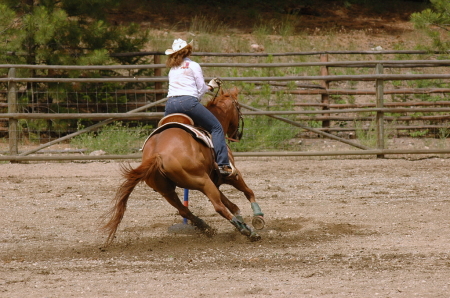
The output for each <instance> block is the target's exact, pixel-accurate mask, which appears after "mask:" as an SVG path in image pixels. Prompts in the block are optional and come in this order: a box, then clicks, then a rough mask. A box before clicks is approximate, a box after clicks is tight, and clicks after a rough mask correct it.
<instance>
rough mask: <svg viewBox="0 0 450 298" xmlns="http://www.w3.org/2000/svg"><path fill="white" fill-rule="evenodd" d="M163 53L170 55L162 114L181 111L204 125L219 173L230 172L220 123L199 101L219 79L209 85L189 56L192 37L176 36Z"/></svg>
mask: <svg viewBox="0 0 450 298" xmlns="http://www.w3.org/2000/svg"><path fill="white" fill-rule="evenodd" d="M165 53H166V55H168V56H169V57H168V59H167V62H166V65H167V67H170V71H169V93H168V95H167V97H168V98H169V99H168V101H167V103H166V110H165V116H167V115H169V114H173V113H183V114H186V115H188V116H189V117H191V118H192V120H194V123H195V124H196V125H198V126H201V127H202V128H204V129H206V130H207V131H208V132H209V133H210V134H211V136H212V142H213V145H214V151H215V153H216V161H217V164H218V165H219V171H220V174H222V175H223V176H228V175H230V174H231V173H232V168H231V167H230V161H229V158H228V149H227V145H226V143H225V135H224V132H223V129H222V126H221V124H220V122H219V121H218V120H217V118H216V117H215V116H214V115H213V114H212V113H211V112H210V111H208V110H207V109H206V108H205V107H204V106H203V105H202V104H201V103H200V100H201V98H202V96H203V95H204V94H205V93H206V91H208V90H209V91H214V88H218V87H219V84H218V82H220V81H219V80H218V79H215V78H214V79H212V80H211V81H210V82H209V83H208V85H206V84H205V80H204V78H203V73H202V69H201V67H200V65H199V64H198V63H197V62H194V61H192V60H191V59H190V58H189V56H190V55H191V53H192V41H191V42H190V43H186V41H184V40H182V39H176V40H175V41H174V42H173V44H172V48H171V49H168V50H166V52H165Z"/></svg>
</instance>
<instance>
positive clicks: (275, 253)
mask: <svg viewBox="0 0 450 298" xmlns="http://www.w3.org/2000/svg"><path fill="white" fill-rule="evenodd" d="M132 165H137V163H135V162H132ZM237 166H238V167H239V168H240V169H241V171H242V172H243V175H244V178H245V179H246V181H247V184H249V186H250V187H251V188H252V189H253V190H254V191H255V193H256V195H257V199H258V201H259V203H260V206H261V208H262V210H263V212H264V213H265V218H266V224H267V225H266V227H265V228H264V229H263V230H261V231H260V235H261V236H262V240H261V241H259V242H249V241H248V240H247V239H246V238H245V237H244V236H242V235H240V234H238V233H237V232H236V231H235V230H234V228H233V227H232V225H231V224H229V223H228V222H226V221H225V220H224V219H222V218H221V217H220V216H218V215H217V214H216V213H215V212H214V209H213V207H212V205H211V204H210V203H209V202H208V201H207V199H206V198H205V197H204V196H203V195H201V194H200V193H198V192H191V194H190V206H191V208H192V210H193V211H194V213H196V214H197V215H198V216H200V217H202V218H203V219H205V221H207V222H208V223H209V224H210V225H211V226H213V227H214V228H216V229H217V230H218V234H217V236H215V237H214V238H207V237H204V236H202V235H198V234H190V235H185V234H173V233H169V231H168V228H169V227H170V226H171V225H173V224H179V223H181V222H182V219H181V218H180V217H179V216H178V215H177V214H176V211H175V209H173V207H171V206H170V205H169V204H168V203H167V202H166V201H165V200H163V199H162V198H161V197H160V196H159V195H158V194H157V193H155V192H153V191H152V190H150V189H149V188H148V187H146V186H144V185H140V186H138V187H137V189H135V191H134V192H133V194H132V196H131V198H130V201H129V205H128V210H127V212H126V213H125V217H124V220H123V222H122V225H121V226H120V227H119V231H118V234H117V238H116V239H115V242H113V244H112V245H111V246H110V247H108V248H104V247H103V243H104V241H105V239H106V238H105V235H103V234H101V233H99V231H98V229H97V228H98V226H99V218H100V217H101V215H102V214H103V213H104V212H105V211H106V210H107V209H108V208H109V206H110V204H111V199H112V198H113V196H114V193H115V189H116V187H117V186H118V184H119V183H120V182H121V177H120V174H119V162H74V163H56V162H54V163H29V164H5V163H4V164H0V177H1V181H2V183H1V185H0V188H1V192H0V199H1V200H0V201H1V203H2V204H1V214H2V216H1V217H0V226H1V228H0V264H1V266H0V297H449V294H448V293H449V292H450V290H449V287H450V222H449V220H448V219H449V210H450V199H449V198H448V193H449V190H450V185H449V183H448V181H449V179H448V169H449V167H450V159H443V158H438V157H436V158H428V159H416V160H406V159H374V158H372V159H371V158H366V159H324V158H264V159H263V158H243V157H242V158H238V159H237ZM222 190H223V191H224V193H225V194H226V195H227V196H228V197H229V198H230V199H231V200H233V201H234V202H235V203H237V204H238V205H239V206H240V207H241V210H242V211H243V213H244V215H245V218H246V220H247V221H248V222H251V209H250V204H249V203H248V202H247V201H246V200H245V198H244V196H243V195H241V194H240V193H238V192H237V191H236V190H234V189H232V188H231V187H229V186H223V187H222ZM180 194H182V190H180Z"/></svg>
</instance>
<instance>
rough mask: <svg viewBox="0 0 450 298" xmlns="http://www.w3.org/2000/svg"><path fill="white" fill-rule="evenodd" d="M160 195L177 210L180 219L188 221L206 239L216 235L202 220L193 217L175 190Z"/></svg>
mask: <svg viewBox="0 0 450 298" xmlns="http://www.w3.org/2000/svg"><path fill="white" fill-rule="evenodd" d="M161 195H162V196H163V197H164V198H165V199H166V200H167V202H169V204H170V205H172V206H173V207H175V208H177V210H178V212H179V214H180V215H181V216H182V217H184V218H187V219H188V220H190V221H191V222H192V224H193V225H194V226H196V227H197V228H198V229H199V230H200V231H201V232H202V233H203V234H205V235H206V236H208V237H212V236H214V234H215V233H216V231H215V229H213V228H211V227H210V226H209V225H208V224H207V223H206V222H205V221H204V220H203V219H201V218H199V217H198V216H196V215H194V214H193V213H192V212H191V210H189V208H188V207H186V206H184V205H183V203H182V202H181V200H180V198H179V197H178V195H177V193H176V192H175V190H172V191H170V192H166V193H161Z"/></svg>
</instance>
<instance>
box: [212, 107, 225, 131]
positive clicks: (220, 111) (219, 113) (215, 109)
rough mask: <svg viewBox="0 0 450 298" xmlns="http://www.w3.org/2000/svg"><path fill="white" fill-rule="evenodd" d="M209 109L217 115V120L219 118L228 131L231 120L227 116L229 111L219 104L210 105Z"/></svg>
mask: <svg viewBox="0 0 450 298" xmlns="http://www.w3.org/2000/svg"><path fill="white" fill-rule="evenodd" d="M208 110H209V111H210V112H211V113H212V114H213V115H214V116H216V118H217V120H219V122H220V124H221V125H222V128H223V131H224V132H225V133H227V131H228V126H229V125H230V121H229V119H228V117H227V111H225V110H224V109H223V107H221V106H218V105H213V106H210V107H208Z"/></svg>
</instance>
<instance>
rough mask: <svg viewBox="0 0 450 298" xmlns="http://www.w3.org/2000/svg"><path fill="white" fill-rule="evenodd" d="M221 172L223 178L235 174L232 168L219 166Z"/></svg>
mask: <svg viewBox="0 0 450 298" xmlns="http://www.w3.org/2000/svg"><path fill="white" fill-rule="evenodd" d="M219 172H220V175H222V176H230V175H231V174H232V173H233V169H232V168H231V167H230V166H219Z"/></svg>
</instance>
